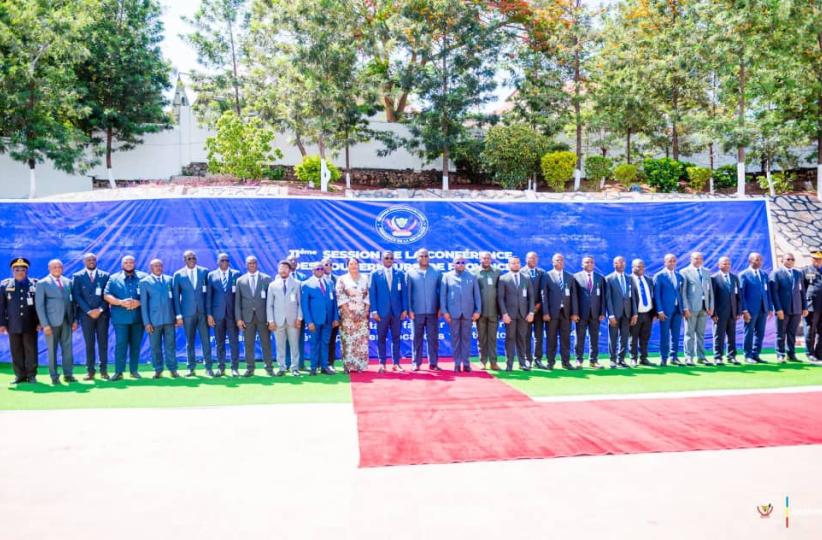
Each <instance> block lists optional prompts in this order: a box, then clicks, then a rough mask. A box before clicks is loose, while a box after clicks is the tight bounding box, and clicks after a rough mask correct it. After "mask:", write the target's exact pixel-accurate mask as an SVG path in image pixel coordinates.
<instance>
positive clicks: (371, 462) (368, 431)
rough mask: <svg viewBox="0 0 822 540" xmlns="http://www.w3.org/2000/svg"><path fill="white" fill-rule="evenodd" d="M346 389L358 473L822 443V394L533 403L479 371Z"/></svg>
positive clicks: (357, 377)
mask: <svg viewBox="0 0 822 540" xmlns="http://www.w3.org/2000/svg"><path fill="white" fill-rule="evenodd" d="M443 367H445V364H443ZM372 369H373V367H372ZM351 380H352V383H353V384H352V388H353V390H352V391H353V395H354V408H355V410H356V412H357V422H358V429H359V439H360V466H361V467H379V466H384V465H414V464H422V463H454V462H463V461H493V460H510V459H521V458H549V457H561V456H583V455H602V454H634V453H641V452H678V451H687V450H719V449H730V448H753V447H761V446H785V445H796V444H819V443H822V392H807V393H792V394H758V395H745V396H721V397H699V398H681V399H630V400H610V401H578V402H558V403H539V402H535V401H532V400H531V399H530V398H529V397H528V396H526V395H525V394H523V393H521V392H519V391H517V390H515V389H514V388H512V387H511V386H509V385H507V384H505V383H504V382H502V381H500V380H499V379H496V378H495V377H492V376H491V375H489V374H487V373H485V372H480V371H475V372H472V373H470V374H460V375H455V374H454V373H453V372H450V371H443V372H440V373H439V374H434V373H429V372H427V371H423V372H418V373H414V374H405V375H393V374H385V375H378V374H377V373H375V372H373V371H371V372H368V373H361V374H352V376H351Z"/></svg>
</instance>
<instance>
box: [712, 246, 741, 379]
mask: <svg viewBox="0 0 822 540" xmlns="http://www.w3.org/2000/svg"><path fill="white" fill-rule="evenodd" d="M711 285H712V286H713V288H714V316H713V321H714V362H715V363H716V364H717V365H722V356H723V354H725V343H726V342H727V344H728V345H727V349H728V357H727V358H728V363H731V364H739V360H737V359H736V320H737V319H739V316H740V315H741V312H740V311H739V277H737V275H736V274H734V273H732V272H731V259H730V258H729V257H720V258H719V272H717V273H715V274H714V275H712V276H711Z"/></svg>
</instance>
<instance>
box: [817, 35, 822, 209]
mask: <svg viewBox="0 0 822 540" xmlns="http://www.w3.org/2000/svg"><path fill="white" fill-rule="evenodd" d="M819 45H820V48H822V34H819ZM816 104H817V113H816V117H817V118H816V121H817V124H816V125H817V128H816V198H817V199H819V201H820V202H822V94H820V95H819V99H818V100H817V102H816Z"/></svg>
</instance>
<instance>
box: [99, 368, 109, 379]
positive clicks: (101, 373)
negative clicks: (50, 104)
mask: <svg viewBox="0 0 822 540" xmlns="http://www.w3.org/2000/svg"><path fill="white" fill-rule="evenodd" d="M100 377H101V378H103V379H105V380H109V379H110V377H109V376H108V371H106V370H101V371H100Z"/></svg>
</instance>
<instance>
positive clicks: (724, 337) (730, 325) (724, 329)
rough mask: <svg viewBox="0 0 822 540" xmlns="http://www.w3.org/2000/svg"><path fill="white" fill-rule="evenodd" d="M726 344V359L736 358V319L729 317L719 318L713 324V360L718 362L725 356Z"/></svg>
mask: <svg viewBox="0 0 822 540" xmlns="http://www.w3.org/2000/svg"><path fill="white" fill-rule="evenodd" d="M726 342H727V348H728V358H729V359H732V358H736V319H735V318H733V317H731V316H730V315H729V316H727V317H719V318H718V319H717V321H716V322H715V323H714V359H715V360H719V359H721V358H722V355H723V354H725V344H726Z"/></svg>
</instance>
